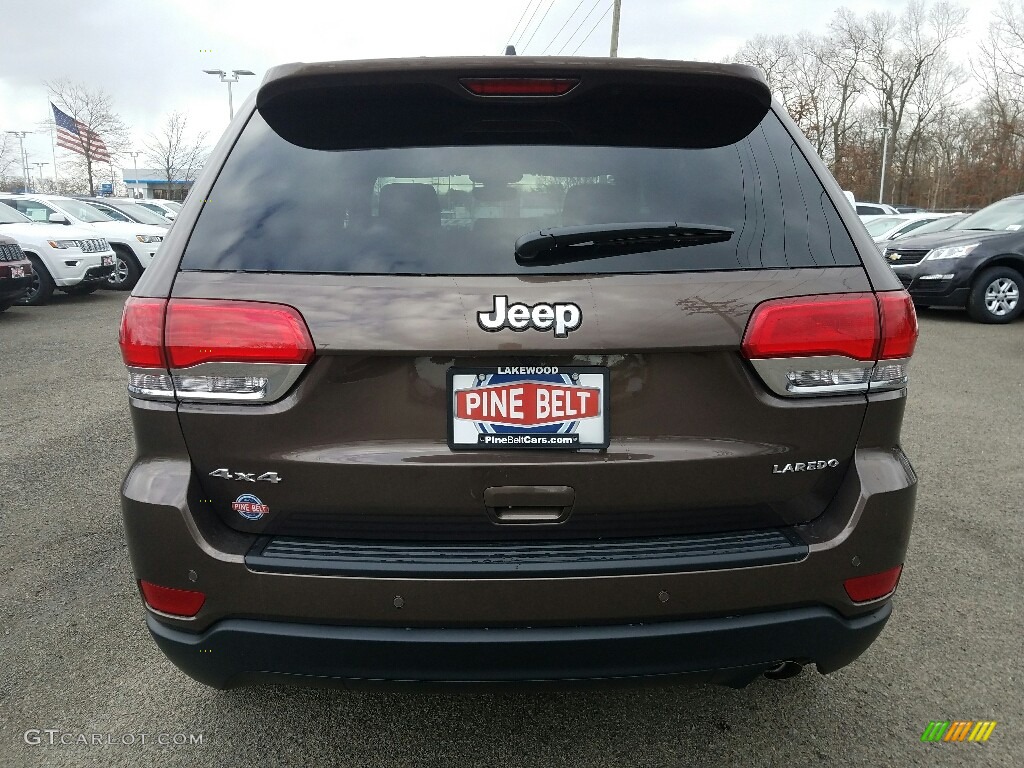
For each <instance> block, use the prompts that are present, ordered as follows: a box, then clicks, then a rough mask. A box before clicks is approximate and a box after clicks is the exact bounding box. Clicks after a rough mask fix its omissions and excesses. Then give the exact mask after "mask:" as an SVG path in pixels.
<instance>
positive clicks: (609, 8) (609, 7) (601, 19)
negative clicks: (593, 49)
mask: <svg viewBox="0 0 1024 768" xmlns="http://www.w3.org/2000/svg"><path fill="white" fill-rule="evenodd" d="M614 4H615V3H614V2H612V4H611V5H609V6H608V7H607V8H605V9H604V13H602V14H601V18H600V19H598V20H597V24H595V25H594V26H592V27H591V28H590V31H589V32H587V36H586V37H584V38H583V41H582V42H581V43H580V44H579V45H577V46H576V49H575V50H574V51H573V52H572V55H573V56H575V55H576V51H578V50H579V49H580V48H582V47H583V43H585V42H587V40H589V39H590V36H591V35H592V34H594V30H595V29H597V28H598V27H599V26H601V22H602V21H604V17H605V16H607V15H608V11H610V10H611V9H612V5H614Z"/></svg>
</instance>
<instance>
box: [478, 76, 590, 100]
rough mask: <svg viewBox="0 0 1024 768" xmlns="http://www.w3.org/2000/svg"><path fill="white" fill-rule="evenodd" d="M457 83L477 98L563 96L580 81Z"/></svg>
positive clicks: (501, 79) (538, 79)
mask: <svg viewBox="0 0 1024 768" xmlns="http://www.w3.org/2000/svg"><path fill="white" fill-rule="evenodd" d="M459 82H460V83H461V84H462V87H463V88H465V89H466V90H467V91H469V92H470V93H472V94H475V95H477V96H563V95H565V94H567V93H568V92H569V91H571V90H572V89H573V88H575V87H576V86H577V85H579V82H580V81H579V78H575V77H464V78H462V79H461V80H459Z"/></svg>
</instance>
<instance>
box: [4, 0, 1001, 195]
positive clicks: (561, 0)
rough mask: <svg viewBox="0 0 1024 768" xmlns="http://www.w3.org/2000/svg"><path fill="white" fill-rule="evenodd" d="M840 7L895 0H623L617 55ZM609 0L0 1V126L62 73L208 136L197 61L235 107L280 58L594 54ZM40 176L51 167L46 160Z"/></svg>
mask: <svg viewBox="0 0 1024 768" xmlns="http://www.w3.org/2000/svg"><path fill="white" fill-rule="evenodd" d="M996 1H997V0H973V1H972V2H971V3H970V8H971V13H970V16H969V17H968V24H969V25H970V28H969V31H968V35H967V36H966V39H965V40H963V41H962V42H961V43H960V44H959V45H958V54H959V55H960V56H961V57H965V56H966V55H968V54H969V52H970V50H971V48H972V46H973V44H974V42H975V41H976V40H977V39H979V38H980V37H981V36H982V35H983V33H984V30H985V27H986V25H987V23H988V19H989V14H990V12H991V10H992V8H993V7H994V6H995V4H996ZM528 3H529V4H528ZM844 4H845V5H849V6H850V7H853V8H855V9H856V10H857V12H858V13H866V12H868V11H871V10H892V11H896V12H898V11H899V10H900V9H902V8H903V6H904V2H903V0H857V2H855V3H850V2H846V3H843V2H838V1H834V0H773V1H772V2H765V1H764V0H758V1H756V2H755V1H754V0H718V2H709V0H623V3H622V22H621V29H620V38H619V55H620V56H642V57H649V58H672V59H702V60H711V61H718V60H721V59H722V58H723V57H725V56H728V55H730V54H732V53H734V52H735V51H736V50H737V49H738V48H739V47H740V46H741V45H742V44H743V42H744V41H745V40H746V39H747V38H748V37H751V36H753V35H755V34H757V33H761V32H763V33H769V34H772V33H783V32H795V31H798V30H800V29H807V30H810V31H813V32H823V31H825V29H826V27H827V24H828V21H829V19H830V18H831V16H832V15H833V13H834V12H835V10H836V9H837V8H839V7H840V6H842V5H844ZM610 7H611V0H504V2H494V0H433V1H432V2H429V1H426V2H425V1H424V0H369V1H366V2H358V3H356V2H351V1H350V0H349V1H346V0H334V1H333V2H331V1H330V0H289V2H285V3H281V2H266V1H265V0H217V2H212V1H211V2H207V1H206V0H178V1H177V2H158V0H89V2H81V0H46V2H35V3H24V2H15V1H14V0H0V29H3V34H2V36H0V39H2V45H0V131H6V130H39V125H40V123H41V121H42V120H44V119H46V118H47V117H48V115H47V91H46V87H45V86H44V84H43V83H44V81H47V80H54V79H58V78H62V77H67V78H71V79H74V80H77V81H80V82H83V83H86V84H88V85H90V86H92V87H102V88H104V89H105V90H106V91H108V92H109V93H110V94H111V95H112V97H113V99H114V102H115V105H116V108H117V109H118V111H119V112H120V114H121V116H122V118H123V119H124V120H125V122H126V123H127V124H128V125H129V126H131V128H132V130H133V134H134V137H135V140H136V142H137V146H138V145H139V143H140V142H141V141H142V140H143V138H144V137H145V136H146V134H147V133H149V132H150V131H153V130H155V129H156V128H157V127H158V125H159V124H160V123H161V121H162V118H163V117H164V116H166V114H167V113H168V112H171V111H173V110H180V111H183V112H186V113H187V114H188V116H189V120H190V125H191V126H193V127H194V128H196V129H197V130H205V131H208V132H209V135H210V141H211V143H212V142H213V140H215V139H216V138H217V137H218V136H219V135H220V133H221V132H222V131H223V129H224V127H225V125H226V124H227V121H228V108H227V93H226V89H227V86H225V85H224V84H222V83H220V82H218V81H217V79H216V78H215V77H213V76H211V75H206V74H203V72H202V70H203V69H225V70H230V69H251V70H252V71H254V72H255V73H256V77H249V78H243V80H242V82H240V83H238V84H237V85H236V86H235V104H236V106H237V105H238V104H239V103H240V102H241V101H242V99H243V98H244V97H245V96H246V95H248V94H249V93H250V92H251V91H252V90H253V89H254V88H256V87H257V86H258V84H259V81H260V80H261V78H262V76H263V74H264V72H265V71H266V70H267V69H268V68H269V67H271V66H273V65H275V64H280V63H284V62H289V61H322V60H335V59H362V58H378V57H394V56H441V55H481V54H499V53H501V52H502V51H503V50H504V46H505V44H506V42H508V40H509V38H510V37H511V38H512V41H513V42H516V40H517V39H518V41H519V45H518V49H519V52H520V53H523V52H525V53H527V54H540V53H545V52H546V53H548V54H551V53H558V52H559V51H560V50H561V52H562V53H563V54H570V53H572V52H573V51H574V50H576V49H577V46H579V47H578V50H577V51H576V52H577V54H578V55H581V56H602V55H607V52H608V43H609V37H610V30H611V14H610V13H607V14H606V15H604V17H603V18H602V16H601V15H602V13H604V12H605V11H606V10H607V9H609V8H610ZM524 8H526V9H528V12H527V14H526V18H522V17H523V11H524ZM534 8H536V9H537V11H536V12H535V13H533V16H532V24H530V25H529V26H528V27H527V26H526V22H527V20H528V19H530V17H531V12H532V11H533V9H534ZM576 8H578V9H579V10H578V12H577V13H576V15H575V17H574V18H572V19H571V20H570V21H569V22H568V24H566V21H567V19H569V17H570V14H571V13H572V12H573V10H574V9H576ZM591 9H592V13H591V15H590V17H589V18H587V19H586V22H585V23H584V24H583V25H582V26H581V25H580V21H581V20H582V19H583V18H584V17H585V16H586V13H587V11H589V10H591ZM520 19H522V21H523V23H522V24H520V32H517V33H516V34H515V36H513V31H514V30H515V28H516V24H517V22H518V21H520ZM542 19H543V23H541V20H542ZM563 24H566V26H565V27H564V29H562V28H563ZM524 28H526V32H525V35H524V34H521V31H522V30H523V29H524ZM560 29H562V31H561V33H560V34H558V33H559V30H560ZM577 29H579V32H578V33H577V34H576V35H575V37H573V38H571V39H569V38H570V34H571V33H573V32H574V31H575V30H577ZM588 33H590V36H589V38H588V39H586V40H585V41H584V37H585V36H586V35H587V34H588ZM581 43H582V45H580V44H581ZM26 149H27V150H28V153H29V155H30V157H29V161H30V162H32V161H43V162H52V159H53V158H52V155H51V152H50V141H49V136H48V134H47V133H39V134H36V135H32V136H30V137H29V138H28V139H26ZM60 152H61V151H60V150H58V159H60V156H61V155H60ZM141 162H142V159H141V158H140V164H141ZM43 173H44V175H46V176H52V173H53V168H52V165H51V166H47V167H46V168H45V169H44V171H43Z"/></svg>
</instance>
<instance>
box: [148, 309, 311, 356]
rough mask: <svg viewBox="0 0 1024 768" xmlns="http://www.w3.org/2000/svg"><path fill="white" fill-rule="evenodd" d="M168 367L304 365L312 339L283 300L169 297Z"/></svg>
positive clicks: (304, 326)
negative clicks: (263, 364) (272, 302)
mask: <svg viewBox="0 0 1024 768" xmlns="http://www.w3.org/2000/svg"><path fill="white" fill-rule="evenodd" d="M165 334H166V335H165V339H166V344H167V359H168V361H169V363H170V366H171V368H187V367H188V366H191V365H197V364H199V363H211V362H232V363H235V362H237V363H297V364H301V363H308V362H309V361H310V360H312V359H313V354H314V347H313V339H312V338H311V337H310V335H309V329H308V328H307V327H306V323H305V321H304V320H303V319H302V315H300V314H299V312H298V310H296V309H295V308H294V307H289V306H286V305H284V304H263V303H258V302H252V301H206V300H202V299H172V300H171V301H170V303H169V304H168V307H167V329H166V332H165Z"/></svg>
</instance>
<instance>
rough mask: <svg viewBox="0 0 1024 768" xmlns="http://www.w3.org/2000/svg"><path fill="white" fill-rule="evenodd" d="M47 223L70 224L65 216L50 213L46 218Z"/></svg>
mask: <svg viewBox="0 0 1024 768" xmlns="http://www.w3.org/2000/svg"><path fill="white" fill-rule="evenodd" d="M47 221H49V222H50V223H51V224H70V223H71V222H70V221H68V217H67V216H65V215H64V214H63V213H51V214H50V215H49V217H48V218H47Z"/></svg>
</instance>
